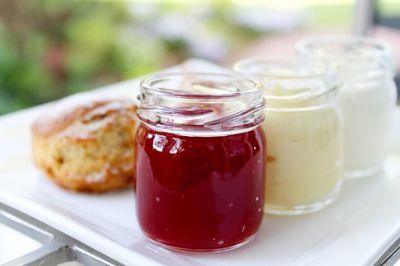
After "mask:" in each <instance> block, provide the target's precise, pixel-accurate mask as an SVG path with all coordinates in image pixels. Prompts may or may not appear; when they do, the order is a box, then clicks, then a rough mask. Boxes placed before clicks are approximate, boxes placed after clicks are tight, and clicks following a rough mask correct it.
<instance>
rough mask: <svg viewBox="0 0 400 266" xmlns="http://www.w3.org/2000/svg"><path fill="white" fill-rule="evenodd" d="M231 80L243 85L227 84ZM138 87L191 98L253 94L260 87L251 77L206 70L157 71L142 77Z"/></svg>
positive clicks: (161, 93)
mask: <svg viewBox="0 0 400 266" xmlns="http://www.w3.org/2000/svg"><path fill="white" fill-rule="evenodd" d="M211 79H212V80H213V81H211ZM224 80H225V81H226V80H230V82H224ZM232 81H234V82H235V81H236V82H241V83H243V85H244V86H242V87H239V88H237V87H235V86H233V84H229V83H231V82H232ZM168 83H170V84H168ZM140 87H141V88H142V89H143V91H146V92H149V93H155V94H159V95H164V96H171V97H177V98H179V97H182V98H192V99H206V98H207V99H216V98H217V99H218V98H235V97H238V96H239V95H245V94H254V93H256V92H257V91H258V90H259V89H260V85H259V83H258V82H256V81H254V80H251V79H246V78H243V77H238V76H236V75H234V74H226V73H207V72H184V73H179V72H172V73H157V74H154V75H150V76H147V77H146V78H144V79H143V80H142V82H141V83H140ZM204 88H206V89H204ZM188 89H190V90H188Z"/></svg>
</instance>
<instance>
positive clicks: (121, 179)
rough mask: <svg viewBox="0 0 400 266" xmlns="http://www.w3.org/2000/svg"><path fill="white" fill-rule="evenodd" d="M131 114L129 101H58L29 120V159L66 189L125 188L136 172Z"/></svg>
mask: <svg viewBox="0 0 400 266" xmlns="http://www.w3.org/2000/svg"><path fill="white" fill-rule="evenodd" d="M135 113H136V106H135V104H134V103H133V101H130V100H121V99H97V100H91V101H88V100H87V99H86V100H83V101H82V100H81V99H79V98H77V97H75V99H74V98H70V99H68V98H67V99H66V100H62V101H60V102H59V103H57V104H56V105H55V106H54V107H53V109H51V108H50V109H49V110H48V111H47V112H46V113H45V114H43V115H42V116H41V117H39V118H38V119H37V120H36V121H35V122H34V123H33V125H32V128H31V129H32V154H33V160H34V162H35V164H36V165H37V166H38V167H39V168H40V169H41V170H43V171H44V172H45V173H46V175H47V176H49V177H50V178H51V179H52V180H54V181H55V182H56V183H57V184H59V185H60V186H61V187H64V188H66V189H70V190H75V191H86V192H105V191H111V190H116V189H121V188H125V187H127V186H128V185H129V184H131V183H132V179H133V175H134V132H135V130H136V122H135V116H136V114H135Z"/></svg>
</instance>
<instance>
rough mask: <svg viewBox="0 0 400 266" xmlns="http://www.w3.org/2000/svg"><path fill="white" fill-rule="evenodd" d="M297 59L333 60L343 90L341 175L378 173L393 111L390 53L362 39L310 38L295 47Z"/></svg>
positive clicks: (394, 88) (384, 154) (375, 42)
mask: <svg viewBox="0 0 400 266" xmlns="http://www.w3.org/2000/svg"><path fill="white" fill-rule="evenodd" d="M297 50H298V52H299V53H300V55H304V56H307V57H308V56H314V57H318V58H325V59H331V60H335V61H336V62H337V64H338V65H339V68H340V69H341V75H342V78H343V86H342V87H341V88H340V90H339V93H338V101H339V108H340V111H341V112H342V115H343V123H344V124H343V125H344V161H343V163H344V175H345V177H365V176H372V175H375V174H377V173H379V172H381V170H382V168H383V164H384V161H385V158H386V156H387V151H388V144H389V143H390V138H391V133H392V126H393V121H394V115H395V106H396V86H395V84H394V81H393V64H392V63H391V52H390V49H389V48H388V47H387V46H386V45H385V44H383V43H381V42H379V41H376V40H373V39H369V38H363V37H355V36H354V37H338V36H337V37H334V36H332V37H313V38H308V39H305V40H303V41H301V42H300V43H298V45H297Z"/></svg>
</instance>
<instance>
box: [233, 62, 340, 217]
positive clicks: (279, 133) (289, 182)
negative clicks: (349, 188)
mask: <svg viewBox="0 0 400 266" xmlns="http://www.w3.org/2000/svg"><path fill="white" fill-rule="evenodd" d="M235 69H236V70H237V71H239V72H241V73H244V74H247V75H249V76H251V77H253V78H254V79H256V80H257V81H259V82H260V84H261V88H262V90H263V92H264V96H265V98H266V110H265V121H264V124H263V127H264V131H265V135H266V138H267V158H266V161H267V164H266V166H267V167H266V168H267V171H266V182H265V202H264V203H265V208H264V209H265V210H266V212H268V213H273V214H286V215H291V214H301V213H307V212H312V211H317V210H319V209H321V208H323V207H324V206H326V205H327V204H329V203H330V202H332V201H333V200H334V199H335V198H336V195H337V193H338V192H339V189H340V184H341V178H342V167H343V165H342V160H343V154H342V153H343V139H342V136H343V129H342V121H341V119H340V117H339V114H338V111H337V105H336V97H335V96H336V92H337V90H336V89H337V87H338V85H339V82H338V80H337V76H336V71H335V70H336V69H335V67H334V66H332V65H331V64H328V63H326V62H315V63H314V62H313V61H308V62H303V61H299V60H289V61H279V60H278V61H276V60H275V61H269V60H265V61H264V60H260V61H242V62H239V63H238V64H237V65H236V66H235Z"/></svg>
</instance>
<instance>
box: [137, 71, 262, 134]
mask: <svg viewBox="0 0 400 266" xmlns="http://www.w3.org/2000/svg"><path fill="white" fill-rule="evenodd" d="M139 101H140V104H139V109H138V112H137V115H138V118H139V119H140V120H141V121H142V122H144V123H146V124H147V125H148V126H151V127H155V128H157V129H158V130H161V131H167V132H172V133H176V134H180V135H190V136H195V135H196V136H206V135H207V136H217V135H231V134H235V132H245V131H249V130H251V129H254V128H256V127H258V126H260V125H261V123H262V122H263V121H264V114H263V113H264V112H263V111H264V108H265V99H264V98H263V94H262V91H261V90H260V84H259V83H258V82H257V81H254V80H252V79H249V78H246V77H244V76H242V75H235V74H234V73H207V72H165V73H156V74H153V75H150V76H147V77H146V78H145V79H143V80H142V82H141V83H140V94H139Z"/></svg>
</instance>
